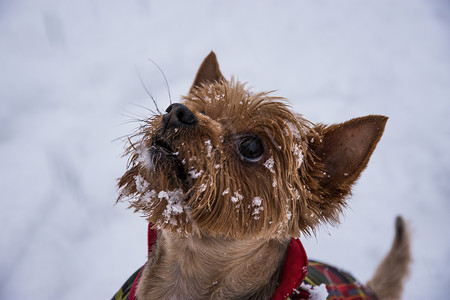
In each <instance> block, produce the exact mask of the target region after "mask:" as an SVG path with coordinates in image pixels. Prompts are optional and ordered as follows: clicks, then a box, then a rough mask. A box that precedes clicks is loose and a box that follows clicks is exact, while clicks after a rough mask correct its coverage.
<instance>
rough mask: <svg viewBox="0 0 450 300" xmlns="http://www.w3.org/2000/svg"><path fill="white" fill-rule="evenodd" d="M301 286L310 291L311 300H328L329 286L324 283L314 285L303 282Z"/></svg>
mask: <svg viewBox="0 0 450 300" xmlns="http://www.w3.org/2000/svg"><path fill="white" fill-rule="evenodd" d="M301 287H302V288H303V289H305V290H307V291H308V292H309V300H326V299H327V297H328V291H327V287H326V286H325V284H323V283H322V284H321V285H318V286H314V287H313V286H311V285H309V284H305V283H302V285H301Z"/></svg>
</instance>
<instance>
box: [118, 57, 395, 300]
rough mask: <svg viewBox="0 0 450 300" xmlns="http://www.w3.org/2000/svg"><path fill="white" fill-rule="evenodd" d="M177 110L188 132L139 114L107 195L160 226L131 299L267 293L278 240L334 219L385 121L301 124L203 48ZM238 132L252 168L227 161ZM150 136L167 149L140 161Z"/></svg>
mask: <svg viewBox="0 0 450 300" xmlns="http://www.w3.org/2000/svg"><path fill="white" fill-rule="evenodd" d="M182 103H183V104H184V105H186V107H188V108H189V110H190V111H191V112H192V113H193V114H194V115H195V118H196V120H197V123H196V125H195V126H191V127H186V128H184V127H180V128H165V126H164V122H162V119H163V116H162V115H155V116H152V117H150V118H149V119H148V120H146V121H145V124H143V125H142V126H141V127H140V128H139V130H138V132H137V133H136V134H135V135H134V136H133V137H132V138H131V139H130V145H129V148H128V150H127V152H126V154H127V155H129V157H130V159H129V168H128V171H127V172H126V173H125V174H124V175H123V176H122V178H120V180H119V187H120V188H121V193H120V196H119V200H125V201H128V202H129V204H130V207H131V208H133V209H134V210H135V211H137V212H140V213H142V214H143V215H145V216H146V217H147V218H148V220H149V222H151V223H153V224H154V226H155V227H156V228H158V229H159V230H160V234H159V239H158V243H157V245H156V248H155V250H154V251H153V252H152V254H151V257H149V262H148V263H147V266H146V268H145V271H144V273H143V277H142V279H141V281H140V283H139V286H138V297H139V299H166V298H167V299H168V298H170V297H175V298H174V299H181V298H183V299H212V298H211V297H212V296H213V295H214V297H213V298H214V299H251V298H252V299H265V298H270V295H271V293H273V291H274V289H275V287H276V282H277V280H278V279H279V278H278V274H279V273H280V270H281V268H282V266H283V261H284V257H285V254H286V248H287V244H288V243H287V241H289V239H290V238H291V237H298V236H300V235H301V234H302V233H303V234H311V233H313V232H314V228H316V227H317V225H318V224H320V223H331V224H335V223H337V222H338V221H339V214H340V212H341V210H342V209H343V207H345V201H346V198H347V197H348V195H349V194H350V189H351V186H352V185H353V184H354V182H355V181H356V180H357V179H358V177H359V176H360V174H361V172H362V171H363V169H364V168H365V167H366V165H367V163H368V160H369V158H370V155H371V154H372V152H373V150H374V149H375V146H376V144H377V143H378V141H379V139H380V138H381V135H382V133H383V130H384V126H385V124H386V121H387V118H386V117H384V116H374V115H372V116H367V117H362V118H357V119H352V120H350V121H348V122H345V123H341V124H335V125H331V126H327V125H324V124H312V123H311V122H309V121H307V120H306V119H304V118H303V117H302V116H301V115H299V114H295V113H293V112H292V111H291V108H290V107H289V104H288V103H287V101H286V100H285V99H283V98H280V97H275V96H272V93H267V92H263V93H254V92H252V91H250V90H248V89H246V88H245V84H242V83H240V82H239V81H237V80H235V79H231V80H230V81H227V80H226V79H225V78H224V77H223V75H222V73H221V72H220V69H219V66H218V63H217V59H216V56H215V54H214V53H213V52H211V54H210V55H208V57H207V58H206V59H205V60H204V62H203V63H202V65H201V66H200V69H199V71H198V73H197V76H196V78H195V80H194V83H193V85H192V87H191V89H190V92H189V94H188V95H187V96H185V97H183V102H182ZM246 135H257V136H259V137H260V138H261V140H262V142H263V145H264V154H263V157H262V158H261V159H260V160H259V161H257V162H248V161H246V160H245V159H243V157H242V156H241V155H240V154H239V150H238V141H239V140H240V138H241V137H243V136H246ZM161 141H164V143H165V145H169V146H170V149H171V150H172V153H170V154H168V153H166V152H153V154H152V155H149V154H148V152H149V149H150V150H151V149H158V147H157V146H155V145H156V144H158V142H161ZM155 151H156V150H155ZM154 153H157V154H154ZM180 174H182V175H183V174H184V177H185V178H180V177H183V176H180ZM255 199H257V200H258V201H255ZM259 201H260V202H261V203H260V204H259ZM225 253H226V255H225ZM260 257H262V258H260ZM265 258H270V259H269V260H268V261H270V262H271V263H270V264H268V265H267V264H264V263H261V262H262V261H265ZM261 259H262V261H261ZM244 262H245V264H243V263H244ZM252 270H253V271H252ZM214 282H216V283H215V284H213V283H214ZM152 295H156V296H152Z"/></svg>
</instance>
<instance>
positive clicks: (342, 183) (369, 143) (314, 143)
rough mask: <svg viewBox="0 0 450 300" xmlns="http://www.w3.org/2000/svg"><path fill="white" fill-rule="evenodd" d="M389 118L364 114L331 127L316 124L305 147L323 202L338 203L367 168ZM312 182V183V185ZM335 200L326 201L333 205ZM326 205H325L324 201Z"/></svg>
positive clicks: (311, 173)
mask: <svg viewBox="0 0 450 300" xmlns="http://www.w3.org/2000/svg"><path fill="white" fill-rule="evenodd" d="M387 120H388V118H387V117H385V116H375V115H371V116H366V117H362V118H356V119H352V120H350V121H347V122H344V123H340V124H334V125H331V126H325V125H321V124H319V125H317V126H316V127H315V128H314V136H311V137H309V138H308V139H309V141H310V143H309V145H308V148H309V149H310V150H312V152H313V156H315V159H314V160H315V161H314V163H312V164H310V172H309V173H310V176H311V177H309V178H310V179H311V180H312V181H313V182H311V183H312V184H311V185H310V186H313V187H314V186H315V187H314V188H313V190H315V191H314V192H315V193H316V194H319V195H321V198H323V199H324V200H325V203H326V202H336V203H341V201H343V200H344V198H345V196H347V195H348V194H349V193H350V190H351V187H352V185H353V184H354V183H355V182H356V180H357V179H358V178H359V176H360V174H361V172H362V171H363V170H364V169H365V168H366V166H367V163H368V161H369V158H370V156H371V155H372V152H373V150H374V149H375V146H376V145H377V143H378V141H379V140H380V138H381V135H382V134H383V131H384V127H385V125H386V122H387ZM314 183H315V184H314ZM336 203H329V204H331V205H332V206H334V205H335V204H336ZM325 205H326V204H325Z"/></svg>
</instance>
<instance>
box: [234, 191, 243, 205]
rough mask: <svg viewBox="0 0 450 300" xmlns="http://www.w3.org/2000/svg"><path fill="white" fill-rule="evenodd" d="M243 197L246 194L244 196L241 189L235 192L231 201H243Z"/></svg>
mask: <svg viewBox="0 0 450 300" xmlns="http://www.w3.org/2000/svg"><path fill="white" fill-rule="evenodd" d="M242 199H244V196H242V195H241V194H240V193H239V191H237V192H234V196H231V201H232V202H233V203H236V202H239V201H241V200H242Z"/></svg>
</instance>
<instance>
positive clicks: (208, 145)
mask: <svg viewBox="0 0 450 300" xmlns="http://www.w3.org/2000/svg"><path fill="white" fill-rule="evenodd" d="M205 145H206V151H208V153H207V154H206V157H211V152H212V149H213V147H212V145H211V141H210V140H207V141H205Z"/></svg>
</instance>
